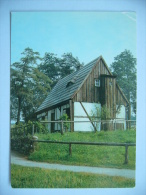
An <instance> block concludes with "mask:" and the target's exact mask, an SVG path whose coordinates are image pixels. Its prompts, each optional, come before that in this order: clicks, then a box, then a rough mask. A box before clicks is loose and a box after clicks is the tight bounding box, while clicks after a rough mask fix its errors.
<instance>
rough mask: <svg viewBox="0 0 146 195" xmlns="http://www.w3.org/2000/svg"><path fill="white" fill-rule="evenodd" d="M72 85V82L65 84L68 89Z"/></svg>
mask: <svg viewBox="0 0 146 195" xmlns="http://www.w3.org/2000/svg"><path fill="white" fill-rule="evenodd" d="M73 84H74V83H73V82H71V81H69V82H68V83H67V85H66V87H69V86H71V85H73Z"/></svg>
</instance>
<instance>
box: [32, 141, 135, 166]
mask: <svg viewBox="0 0 146 195" xmlns="http://www.w3.org/2000/svg"><path fill="white" fill-rule="evenodd" d="M33 142H42V143H52V144H69V155H72V147H71V146H72V144H77V145H93V146H124V147H125V161H124V164H127V163H128V147H129V146H136V144H135V143H106V142H78V141H69V142H68V141H50V140H33Z"/></svg>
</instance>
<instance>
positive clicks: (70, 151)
mask: <svg viewBox="0 0 146 195" xmlns="http://www.w3.org/2000/svg"><path fill="white" fill-rule="evenodd" d="M69 155H70V156H71V155H72V148H71V143H69Z"/></svg>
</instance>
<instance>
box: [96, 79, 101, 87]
mask: <svg viewBox="0 0 146 195" xmlns="http://www.w3.org/2000/svg"><path fill="white" fill-rule="evenodd" d="M95 87H100V80H99V79H95Z"/></svg>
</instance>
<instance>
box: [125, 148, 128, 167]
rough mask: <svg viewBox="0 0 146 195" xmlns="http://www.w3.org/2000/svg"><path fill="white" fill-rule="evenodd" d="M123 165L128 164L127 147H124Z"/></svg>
mask: <svg viewBox="0 0 146 195" xmlns="http://www.w3.org/2000/svg"><path fill="white" fill-rule="evenodd" d="M124 164H128V145H127V144H126V145H125V163H124Z"/></svg>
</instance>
